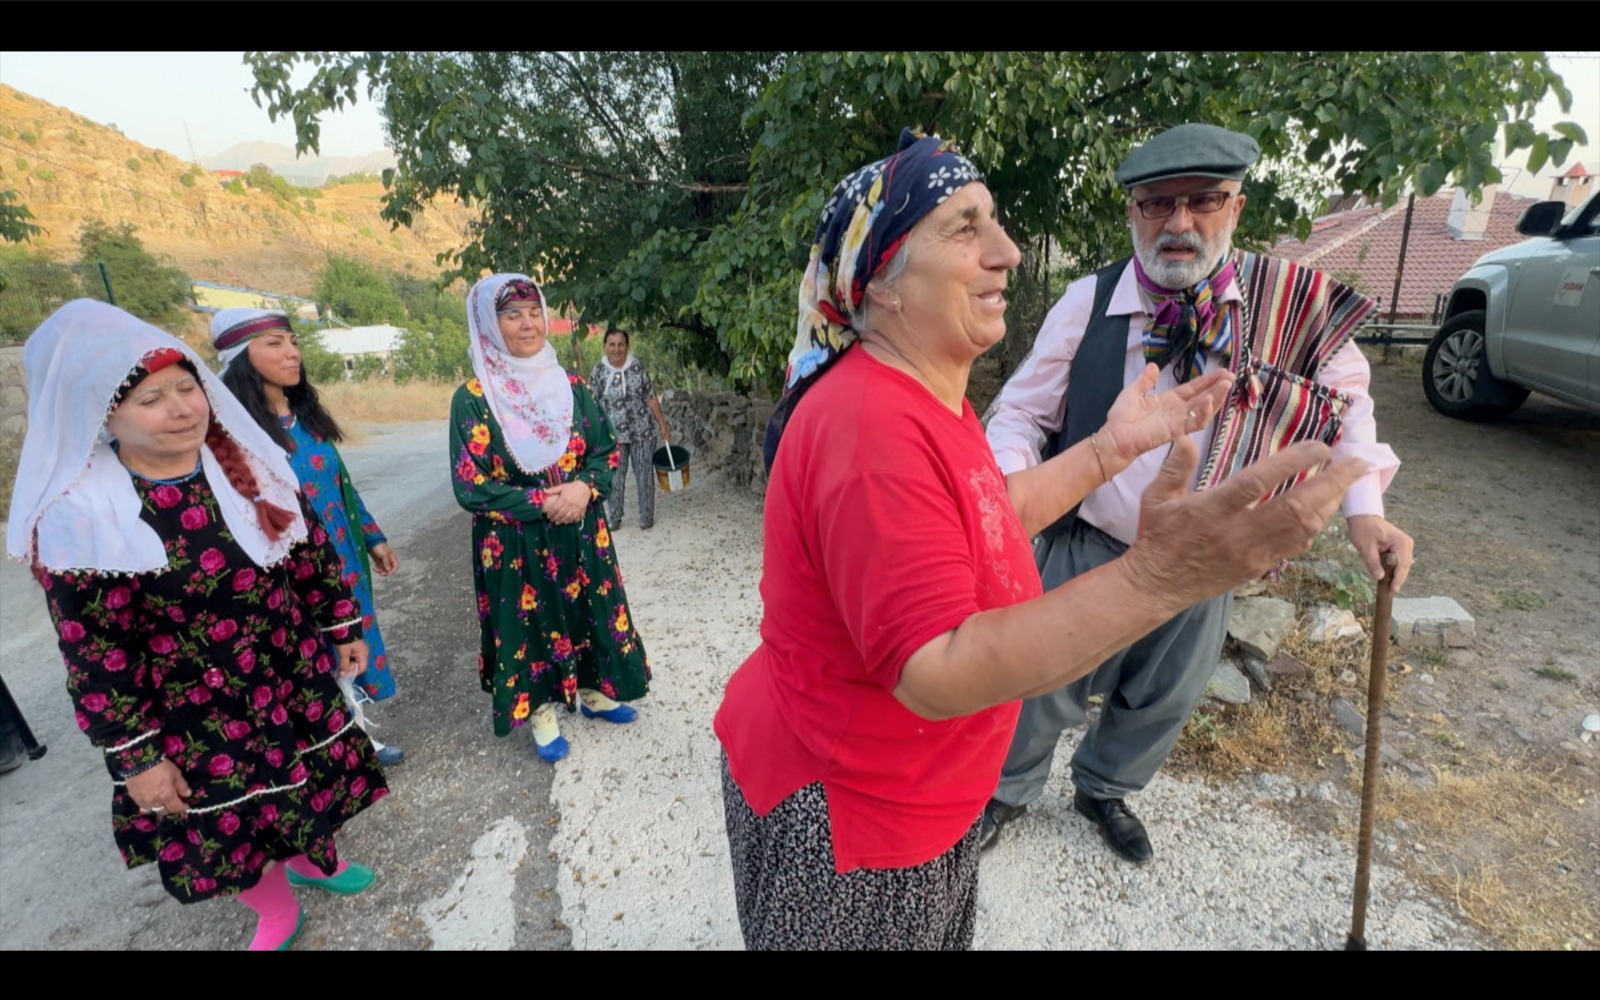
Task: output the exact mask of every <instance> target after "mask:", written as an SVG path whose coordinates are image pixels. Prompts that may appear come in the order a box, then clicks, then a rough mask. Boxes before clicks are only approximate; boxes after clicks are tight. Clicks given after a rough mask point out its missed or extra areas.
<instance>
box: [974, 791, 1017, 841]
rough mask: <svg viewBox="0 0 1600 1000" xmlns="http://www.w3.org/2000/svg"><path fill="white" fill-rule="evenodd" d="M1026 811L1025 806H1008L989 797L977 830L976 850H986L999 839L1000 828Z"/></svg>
mask: <svg viewBox="0 0 1600 1000" xmlns="http://www.w3.org/2000/svg"><path fill="white" fill-rule="evenodd" d="M1027 811H1028V807H1027V806H1008V805H1006V804H1005V803H1004V802H1001V801H1000V800H999V799H990V800H989V803H988V805H985V806H984V807H983V820H982V824H981V826H980V828H979V830H978V850H980V851H987V850H988V849H989V848H991V847H993V846H994V845H995V842H996V841H998V840H999V839H1000V828H1001V827H1002V826H1005V825H1006V824H1007V823H1009V822H1011V821H1012V820H1014V819H1016V818H1017V817H1018V816H1021V815H1022V814H1023V813H1025V812H1027Z"/></svg>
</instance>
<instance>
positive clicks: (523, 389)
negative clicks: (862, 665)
mask: <svg viewBox="0 0 1600 1000" xmlns="http://www.w3.org/2000/svg"><path fill="white" fill-rule="evenodd" d="M545 317H546V309H545V301H544V293H543V292H542V291H541V290H540V289H539V287H538V286H537V285H535V284H534V283H533V282H532V281H531V280H529V279H528V278H527V276H525V275H521V274H495V275H491V276H489V277H487V278H484V279H483V280H481V281H479V282H478V283H477V284H476V285H474V286H473V288H472V291H471V292H470V293H469V294H468V296H467V323H468V326H469V328H470V332H469V336H468V353H469V354H470V355H471V358H472V370H473V374H474V376H475V377H474V378H472V379H470V380H469V381H468V382H467V383H466V384H465V385H463V386H461V387H460V388H459V389H457V390H456V393H455V397H454V398H453V399H452V400H451V403H450V461H451V464H452V473H451V484H452V486H453V487H454V488H455V495H456V501H457V502H458V503H460V504H461V506H462V507H463V508H465V509H466V510H468V511H471V512H472V557H473V558H472V574H473V583H474V584H475V585H476V588H477V596H478V621H479V623H480V625H481V628H482V643H481V647H480V656H479V663H478V673H479V680H480V682H481V683H482V685H483V689H484V690H485V691H486V692H488V693H489V694H490V695H491V696H492V697H493V698H494V716H493V722H494V733H495V735H496V736H506V735H509V734H510V732H511V730H512V729H515V728H519V727H521V726H523V725H530V726H531V728H532V730H533V740H534V746H535V749H536V750H537V752H538V754H539V756H540V757H541V758H542V759H544V760H547V761H550V762H552V763H553V762H555V761H558V760H560V759H561V758H563V757H565V756H566V755H567V753H568V750H569V746H568V743H567V740H566V737H564V736H562V735H561V731H560V727H559V725H558V723H557V722H556V711H555V710H556V707H557V706H561V707H564V708H566V710H567V711H568V712H572V711H574V710H581V711H582V713H583V715H584V717H585V718H598V719H603V720H605V721H606V722H613V723H627V722H632V721H633V720H634V719H635V718H636V717H637V712H636V711H635V710H634V709H633V708H632V707H631V706H629V705H626V704H623V702H628V701H633V700H635V699H637V698H642V697H644V695H645V693H646V692H647V691H648V690H649V682H650V665H649V661H648V659H647V658H646V656H645V651H644V644H643V643H642V642H641V641H640V639H639V634H638V632H637V631H635V630H634V627H633V621H632V619H631V617H630V615H629V612H628V603H627V597H626V595H625V594H624V592H623V589H622V576H621V573H620V572H619V570H618V567H617V554H616V550H615V549H614V548H613V547H612V544H611V533H610V531H609V530H608V529H607V527H606V521H605V517H604V516H603V512H602V510H601V509H600V508H601V504H600V501H602V500H604V499H605V496H606V494H607V493H608V492H609V491H610V489H611V478H612V476H613V475H614V474H616V470H617V465H618V461H619V459H618V455H617V445H616V439H615V437H614V436H613V434H612V430H611V424H610V422H609V421H608V420H607V419H606V415H605V411H604V410H602V409H601V408H600V404H599V403H598V402H596V401H595V398H594V395H593V394H592V393H591V392H590V391H589V388H588V386H587V385H585V384H584V381H583V380H582V379H581V378H578V377H576V376H572V375H568V374H567V372H566V370H565V369H564V368H562V367H561V364H560V362H559V361H558V360H557V358H556V352H555V348H554V347H552V346H551V345H550V342H549V338H548V328H547V326H546V318H545Z"/></svg>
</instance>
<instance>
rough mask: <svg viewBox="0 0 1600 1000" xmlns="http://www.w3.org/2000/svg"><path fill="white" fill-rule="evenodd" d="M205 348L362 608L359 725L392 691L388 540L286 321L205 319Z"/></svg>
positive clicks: (394, 754)
mask: <svg viewBox="0 0 1600 1000" xmlns="http://www.w3.org/2000/svg"><path fill="white" fill-rule="evenodd" d="M211 342H212V344H213V345H214V346H215V347H216V349H217V357H218V359H219V360H221V362H222V371H221V373H220V374H221V376H222V384H223V385H226V386H227V387H228V390H229V391H230V392H232V393H233V395H234V396H235V397H236V398H237V399H238V400H239V402H240V403H241V404H243V406H244V408H245V410H246V412H248V413H249V414H250V416H251V417H252V418H253V419H254V420H255V422H256V424H257V425H258V426H260V428H261V429H262V430H264V431H266V433H267V435H268V436H269V437H271V438H272V440H273V442H274V443H276V444H277V445H278V446H279V447H281V448H283V449H284V450H285V451H287V452H288V453H289V466H290V468H292V469H294V474H295V477H296V478H297V479H299V481H300V490H301V492H302V493H303V494H304V495H305V498H306V502H307V503H309V504H310V505H311V509H312V510H314V511H316V513H317V517H318V519H319V520H321V521H322V526H323V527H324V528H326V529H327V532H328V536H329V537H330V538H331V539H332V540H333V549H334V551H335V552H337V553H339V561H340V563H341V564H342V565H343V567H344V580H345V583H347V584H349V585H350V589H351V590H352V591H354V592H355V597H356V600H357V601H358V602H359V603H360V604H361V610H362V616H361V630H362V636H363V637H364V638H365V639H366V642H367V648H368V649H369V650H370V652H371V655H369V656H368V657H367V669H366V670H364V671H362V672H361V675H360V676H358V677H356V678H354V679H353V680H352V681H351V682H350V683H349V684H348V685H346V687H347V688H348V690H347V691H346V692H345V699H346V700H347V701H349V702H351V708H352V710H353V711H355V712H356V713H357V715H358V718H359V719H360V720H361V722H362V724H363V728H365V727H367V726H376V723H374V722H372V721H371V720H369V719H367V717H366V714H365V710H364V709H363V708H361V707H359V705H360V703H365V702H371V701H383V700H384V699H386V698H388V697H390V696H392V695H393V694H394V691H395V685H394V674H393V673H391V672H390V670H389V650H388V647H387V645H386V644H385V643H384V641H383V632H382V631H381V630H380V629H379V628H378V617H377V615H378V613H377V611H376V609H375V608H374V606H373V600H372V573H373V571H374V570H376V571H377V573H378V575H379V576H388V575H389V574H390V573H393V572H394V571H395V570H396V569H398V568H399V566H400V560H399V558H398V557H396V556H395V554H394V549H393V548H391V547H390V546H389V540H388V538H386V537H385V536H384V534H383V529H381V528H379V527H378V522H377V520H376V519H375V518H373V516H372V515H371V514H370V513H368V511H367V505H366V504H365V503H364V502H363V501H362V499H361V494H360V493H358V492H356V487H355V483H354V482H352V481H351V479H350V471H349V469H348V468H347V467H346V465H345V463H344V457H343V456H342V455H340V454H339V449H338V448H337V447H336V443H337V442H339V441H343V440H344V431H343V430H342V429H341V428H340V427H339V422H338V421H336V420H334V418H333V414H331V413H329V412H328V410H327V408H326V407H324V406H323V405H322V400H321V398H320V397H319V396H318V395H317V390H316V387H315V386H313V385H312V384H311V380H310V379H309V378H308V377H307V376H306V374H305V371H304V369H303V367H302V365H301V364H300V338H299V335H298V334H296V333H295V330H294V327H293V326H292V325H291V324H290V323H289V317H288V315H287V314H285V313H282V312H277V311H274V310H270V309H249V308H236V309H223V310H221V311H219V312H217V313H216V314H215V315H213V316H212V317H211ZM372 745H373V746H375V747H377V748H378V761H379V762H380V763H381V764H383V766H385V767H392V766H393V765H395V764H398V763H400V762H401V761H403V760H405V753H404V752H403V751H402V750H401V749H400V748H399V747H397V746H393V745H387V744H384V743H383V742H381V741H379V740H377V739H373V741H372Z"/></svg>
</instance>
